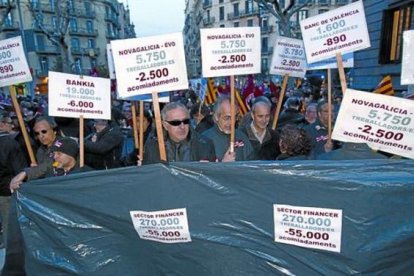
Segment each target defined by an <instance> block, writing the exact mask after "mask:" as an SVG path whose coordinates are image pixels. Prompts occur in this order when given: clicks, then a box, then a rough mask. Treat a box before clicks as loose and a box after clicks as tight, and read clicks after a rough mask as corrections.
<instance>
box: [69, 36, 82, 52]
mask: <svg viewBox="0 0 414 276" xmlns="http://www.w3.org/2000/svg"><path fill="white" fill-rule="evenodd" d="M70 46H71V47H72V48H75V49H79V48H80V43H79V39H78V38H71V39H70Z"/></svg>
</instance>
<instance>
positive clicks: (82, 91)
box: [48, 71, 111, 120]
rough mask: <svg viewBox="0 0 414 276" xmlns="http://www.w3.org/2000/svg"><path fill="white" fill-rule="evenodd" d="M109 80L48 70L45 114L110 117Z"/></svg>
mask: <svg viewBox="0 0 414 276" xmlns="http://www.w3.org/2000/svg"><path fill="white" fill-rule="evenodd" d="M110 82H111V81H110V80H109V79H103V78H95V77H88V76H79V75H72V74H64V73H58V72H51V71H49V93H48V96H49V115H50V116H57V117H69V118H79V117H80V116H81V115H83V117H84V118H85V119H105V120H110V119H111V83H110Z"/></svg>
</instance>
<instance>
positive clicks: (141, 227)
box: [130, 208, 191, 243]
mask: <svg viewBox="0 0 414 276" xmlns="http://www.w3.org/2000/svg"><path fill="white" fill-rule="evenodd" d="M130 215H131V219H132V223H133V224H134V228H135V230H136V231H137V233H138V235H139V237H140V238H141V239H143V240H152V241H157V242H163V243H183V242H191V236H190V231H189V228H188V219H187V209H186V208H180V209H171V210H162V211H155V212H145V211H130Z"/></svg>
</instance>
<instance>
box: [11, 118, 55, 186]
mask: <svg viewBox="0 0 414 276" xmlns="http://www.w3.org/2000/svg"><path fill="white" fill-rule="evenodd" d="M33 132H34V135H35V138H36V139H37V140H38V141H39V142H40V147H39V148H38V149H37V152H36V161H37V165H36V166H31V167H28V168H25V169H24V170H23V171H22V172H20V173H19V174H17V175H16V176H15V177H14V178H13V179H12V180H11V182H10V185H17V184H18V183H21V182H23V181H24V180H32V179H37V178H39V177H42V176H44V175H45V173H46V171H48V170H50V169H52V164H53V151H52V148H51V147H52V145H53V143H54V142H55V141H56V139H57V138H58V137H59V136H58V131H57V124H56V122H55V120H54V119H53V118H52V117H46V116H41V117H38V118H37V119H36V121H35V124H34V127H33Z"/></svg>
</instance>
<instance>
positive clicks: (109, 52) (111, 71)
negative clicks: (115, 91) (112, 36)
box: [106, 43, 116, 80]
mask: <svg viewBox="0 0 414 276" xmlns="http://www.w3.org/2000/svg"><path fill="white" fill-rule="evenodd" d="M106 57H107V60H108V70H109V78H110V79H111V80H114V79H116V73H115V65H114V57H113V56H112V48H111V44H109V43H108V44H106Z"/></svg>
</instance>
